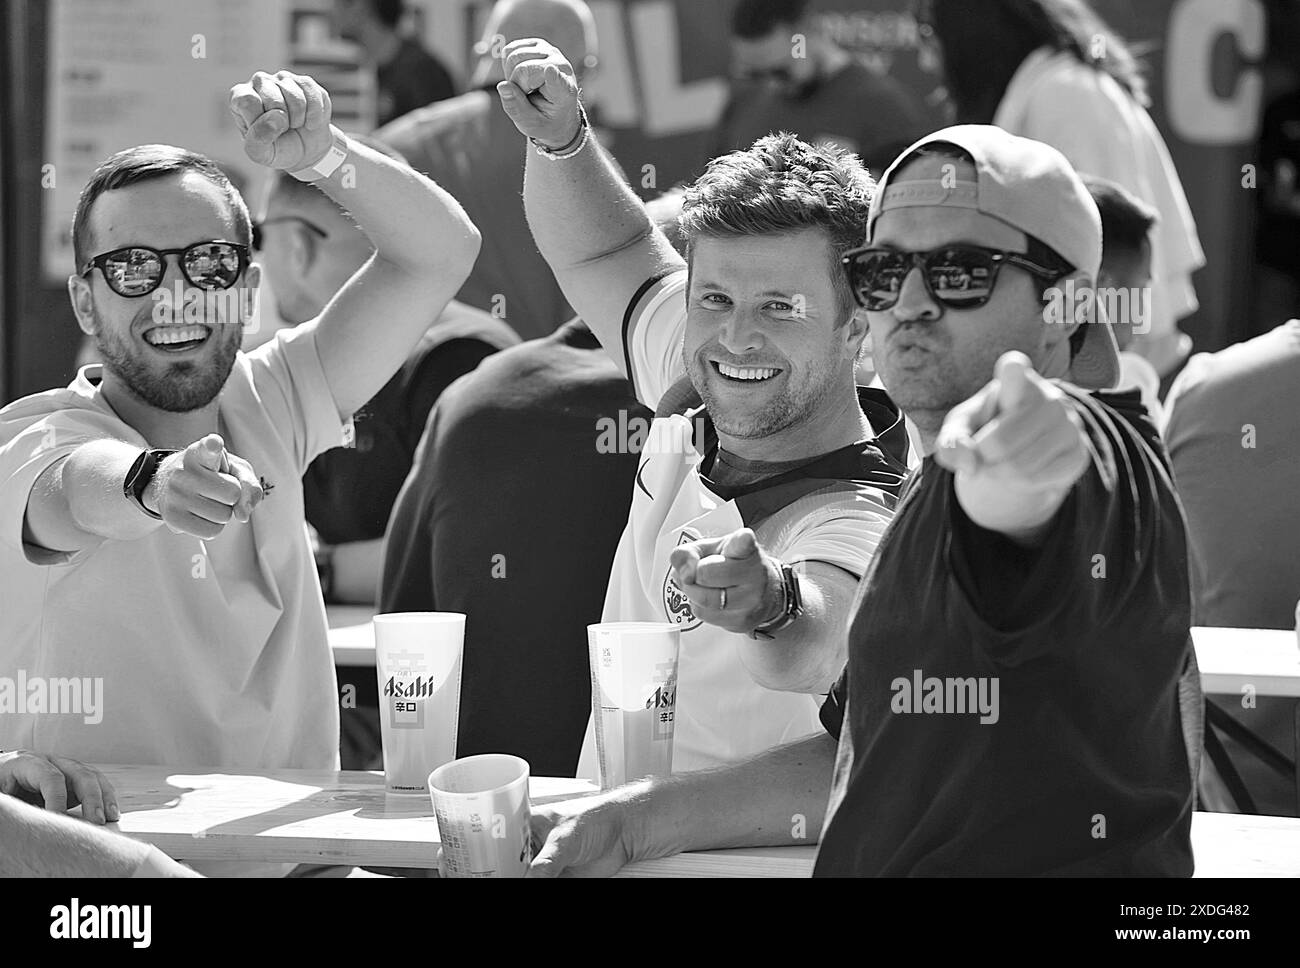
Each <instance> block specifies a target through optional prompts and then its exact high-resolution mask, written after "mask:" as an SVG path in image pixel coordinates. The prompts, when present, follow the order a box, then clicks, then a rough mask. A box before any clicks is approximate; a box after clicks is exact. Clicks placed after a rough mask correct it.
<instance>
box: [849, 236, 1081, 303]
mask: <svg viewBox="0 0 1300 968" xmlns="http://www.w3.org/2000/svg"><path fill="white" fill-rule="evenodd" d="M840 261H841V262H842V263H843V264H844V268H845V270H846V271H847V272H848V274H849V287H850V289H852V291H853V298H854V300H856V302H857V304H858V305H859V306H861V307H862V308H863V309H866V310H868V311H870V312H881V311H883V310H886V309H891V308H893V306H894V305H895V304H896V303H897V302H898V297H899V295H900V294H901V293H902V291H903V282H904V280H906V279H907V277H908V275H909V274H910V273H911V271H912V270H913V269H914V268H917V269H920V270H921V278H922V279H923V280H924V281H925V288H926V291H928V292H929V293H930V295H931V297H933V298H934V300H935V301H936V302H938V303H939V304H940V305H942V306H944V307H946V308H948V309H976V308H978V307H980V306H983V305H984V304H985V303H986V302H988V301H989V298H990V297H991V296H992V295H993V288H994V286H996V285H997V281H998V270H999V269H1001V268H1002V266H1003V265H1013V266H1017V267H1018V268H1020V269H1023V270H1025V271H1026V272H1028V273H1029V274H1031V275H1033V276H1035V277H1036V278H1038V279H1041V280H1043V281H1044V282H1051V281H1053V280H1055V279H1059V278H1060V277H1061V276H1063V275H1066V274H1067V273H1069V272H1070V271H1071V269H1070V267H1068V266H1065V265H1062V264H1057V265H1047V264H1044V262H1039V261H1036V260H1035V259H1031V258H1030V257H1029V256H1028V255H1026V254H1025V253H1022V252H1006V251H1004V250H1002V249H990V248H986V247H985V246H982V245H945V246H940V247H939V248H937V249H931V250H929V251H928V252H906V251H903V250H901V249H889V248H881V247H873V246H866V247H864V248H861V249H854V250H852V251H851V252H848V253H846V254H845V256H844V258H843V259H841V260H840Z"/></svg>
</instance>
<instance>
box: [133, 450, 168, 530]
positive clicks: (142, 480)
mask: <svg viewBox="0 0 1300 968" xmlns="http://www.w3.org/2000/svg"><path fill="white" fill-rule="evenodd" d="M175 453H177V452H176V451H174V450H143V451H141V452H140V456H139V457H137V458H136V459H135V463H133V464H132V465H131V469H130V470H129V471H127V472H126V480H124V481H123V482H122V496H123V497H125V498H126V499H127V500H128V501H131V502H133V503H134V504H135V506H136V507H138V508H139V509H140V510H141V511H143V512H144V513H145V514H147V515H149V517H151V518H153V519H154V520H155V521H161V520H162V515H161V514H159V513H157V512H156V511H150V510H149V509H148V508H147V507H145V506H144V491H145V488H147V487H148V486H149V482H150V481H152V480H153V476H154V474H156V473H158V465H159V464H161V463H162V462H163V461H164V460H166V459H167V458H168V457H170V456H171V455H172V454H175Z"/></svg>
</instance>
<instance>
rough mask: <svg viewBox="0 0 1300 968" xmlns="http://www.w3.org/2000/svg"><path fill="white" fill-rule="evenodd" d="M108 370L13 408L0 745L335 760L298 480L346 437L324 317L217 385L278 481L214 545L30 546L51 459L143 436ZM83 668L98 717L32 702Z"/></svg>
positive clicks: (101, 755)
mask: <svg viewBox="0 0 1300 968" xmlns="http://www.w3.org/2000/svg"><path fill="white" fill-rule="evenodd" d="M99 375H100V367H99V366H97V365H96V366H88V367H84V368H83V369H82V370H81V372H80V373H79V374H78V375H77V378H76V379H75V380H74V381H73V382H72V384H71V385H70V386H68V387H67V388H66V389H60V390H50V391H48V392H45V393H38V394H35V395H33V396H29V397H25V398H23V399H21V400H17V401H15V402H14V403H12V404H10V405H9V406H7V407H5V408H4V409H3V410H0V574H2V575H3V582H0V597H2V598H3V607H0V677H7V678H9V679H11V680H14V681H15V684H16V680H17V679H18V678H19V677H20V676H21V678H22V679H23V680H24V681H25V683H26V684H27V689H26V693H27V695H26V697H25V698H24V697H15V696H14V694H13V692H12V691H11V692H10V695H9V698H10V700H11V701H10V703H8V704H7V703H6V702H5V693H4V686H3V684H2V683H0V749H14V748H18V747H24V748H29V749H33V750H37V751H40V752H53V753H58V754H60V755H65V756H71V757H74V758H76V759H80V760H85V761H88V762H91V763H135V764H166V765H169V766H176V767H183V768H187V769H188V768H213V769H257V768H303V769H337V768H338V755H339V742H338V741H339V717H338V693H337V687H336V685H335V677H334V664H333V661H332V658H331V654H330V649H329V644H328V641H327V639H326V624H325V608H324V603H323V600H322V598H321V592H320V585H319V582H318V581H317V577H316V569H315V566H314V564H313V559H312V554H311V549H310V547H309V545H308V541H307V535H306V531H305V526H304V519H303V501H302V485H301V479H302V474H303V471H304V469H305V468H306V467H307V465H308V464H309V463H310V462H311V460H312V459H313V458H314V457H315V456H316V455H317V454H319V453H320V452H321V451H323V450H326V449H328V448H329V447H333V446H338V445H339V444H340V443H341V442H342V423H341V421H340V419H339V416H338V412H337V410H336V408H335V404H334V399H333V396H332V395H331V393H330V390H329V387H328V385H327V384H326V382H325V376H324V373H323V372H322V370H321V364H320V358H319V357H318V355H317V352H316V341H315V332H314V330H313V329H304V328H302V327H299V328H296V329H292V330H285V331H283V332H281V333H279V334H277V336H276V337H275V338H274V339H273V340H271V341H270V342H268V343H266V344H264V345H262V346H260V347H258V348H257V349H256V350H254V351H253V352H251V353H248V354H244V353H240V354H238V355H237V357H236V359H235V364H234V368H233V369H232V370H231V373H230V376H229V378H228V379H227V381H226V384H225V387H224V388H223V389H222V391H221V397H220V404H219V410H218V426H217V430H218V432H219V433H220V434H221V435H222V436H223V437H224V438H225V441H226V446H227V448H228V449H229V450H230V452H231V453H234V454H237V455H239V456H240V457H243V458H244V459H246V460H247V461H249V463H251V464H252V466H253V469H254V471H255V472H256V473H258V474H259V475H261V476H262V477H263V478H264V480H265V481H267V482H269V483H270V484H272V485H273V488H272V489H271V490H270V491H269V493H268V494H267V496H266V499H265V500H264V501H263V502H262V504H261V505H260V506H259V507H258V508H257V509H256V510H255V511H254V512H253V516H252V519H251V520H250V521H249V522H248V523H246V524H238V523H232V524H230V525H229V526H227V527H226V528H225V530H224V531H223V532H222V533H221V534H220V535H219V536H218V537H216V538H214V539H212V540H210V541H206V542H201V541H200V540H199V539H198V538H195V537H192V536H190V535H184V534H173V533H172V532H171V531H169V530H168V529H167V528H165V527H159V528H156V529H154V530H153V531H151V532H150V533H149V534H148V535H146V536H145V537H142V538H139V539H137V540H134V541H115V540H109V541H104V542H102V543H101V544H99V545H98V546H96V547H93V548H89V549H85V550H82V551H80V552H78V553H76V554H72V555H69V554H58V553H53V552H50V551H48V550H44V549H40V548H36V547H33V546H30V545H24V543H23V518H24V515H25V513H26V507H27V500H28V495H29V493H30V491H31V488H32V484H33V482H34V481H35V480H36V479H37V477H39V476H40V474H41V472H42V471H44V470H45V469H46V468H47V467H48V466H49V465H50V464H52V463H53V462H55V461H57V460H59V459H61V458H63V457H66V456H67V455H68V454H70V453H72V451H74V450H75V449H76V448H77V447H79V446H80V445H82V444H84V443H86V442H88V441H92V440H97V439H103V438H116V439H119V440H124V441H126V442H128V443H131V444H135V445H138V446H140V447H145V446H147V442H146V441H145V440H144V439H143V438H142V437H141V436H140V435H139V434H138V433H137V432H136V431H135V430H134V429H132V428H131V427H130V426H128V425H127V424H125V423H123V422H122V421H121V420H120V419H119V418H118V416H117V415H116V413H114V411H113V410H112V408H111V407H110V406H109V405H108V404H107V403H106V402H105V400H104V398H103V396H102V395H101V393H100V391H99V387H98V380H99ZM125 500H126V498H123V501H125ZM70 677H76V678H77V679H80V680H83V682H84V681H89V682H90V683H91V685H92V687H93V684H94V682H95V681H96V680H97V681H98V682H99V683H100V685H101V689H102V693H101V700H102V701H101V702H100V703H99V705H100V706H101V708H99V709H97V710H96V712H95V713H94V714H93V715H88V714H86V712H85V711H84V710H83V711H82V712H81V713H77V712H75V711H74V712H70V711H67V710H65V709H58V710H55V709H53V708H52V702H51V700H52V699H53V692H50V693H48V694H47V699H46V700H45V704H44V706H43V707H42V706H40V705H38V704H37V703H35V702H34V701H33V700H34V698H35V693H33V692H32V690H33V688H35V689H37V690H38V691H39V690H40V686H39V685H38V686H36V687H33V686H32V685H31V683H33V682H37V683H41V682H43V683H45V684H47V687H48V685H49V684H50V681H51V680H54V679H59V678H70ZM66 696H68V697H70V696H71V692H68V693H66ZM82 698H83V703H84V702H85V701H86V700H89V701H91V702H94V701H95V700H94V693H93V691H88V692H85V693H83V694H82ZM15 699H16V700H17V701H16V702H15V701H14V700H15ZM61 705H63V706H67V705H69V703H68V702H67V701H63V702H62V703H61Z"/></svg>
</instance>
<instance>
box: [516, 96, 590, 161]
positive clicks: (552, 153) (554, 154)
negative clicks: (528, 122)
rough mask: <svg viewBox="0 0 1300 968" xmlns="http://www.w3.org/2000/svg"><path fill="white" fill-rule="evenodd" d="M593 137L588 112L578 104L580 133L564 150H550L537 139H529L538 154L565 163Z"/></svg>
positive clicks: (580, 103) (549, 159)
mask: <svg viewBox="0 0 1300 968" xmlns="http://www.w3.org/2000/svg"><path fill="white" fill-rule="evenodd" d="M590 137H591V125H590V124H589V123H588V121H587V110H586V109H585V108H584V107H583V106H582V102H581V101H579V102H578V133H577V134H575V135H574V136H573V137H572V138H571V139H570V140H569V143H568V144H567V145H565V146H564V147H563V148H554V149H552V148H548V147H546V145H544V144H542V143H541V142H540V141H538V140H537V139H536V138H529V139H528V140H529V141H531V142H532V143H533V147H534V148H536V149H537V153H538V154H539V155H541V156H542V157H543V158H545V159H546V160H547V161H565V160H567V159H569V158H572V157H573V156H574V155H576V154H578V152H580V151H582V149H583V148H585V147H587V141H588V139H589V138H590Z"/></svg>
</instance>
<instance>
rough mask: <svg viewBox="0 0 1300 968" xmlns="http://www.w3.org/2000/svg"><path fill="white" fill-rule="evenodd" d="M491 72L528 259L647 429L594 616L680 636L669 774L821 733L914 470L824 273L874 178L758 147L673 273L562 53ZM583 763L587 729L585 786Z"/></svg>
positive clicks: (517, 45) (517, 50)
mask: <svg viewBox="0 0 1300 968" xmlns="http://www.w3.org/2000/svg"><path fill="white" fill-rule="evenodd" d="M504 57H505V74H506V80H505V81H503V82H502V83H501V84H499V85H498V88H497V90H498V92H499V93H500V95H501V101H502V105H503V107H504V108H505V111H506V113H507V114H508V115H509V116H510V117H511V119H512V120H513V121H514V123H515V125H516V127H518V128H519V130H520V132H521V133H523V134H525V135H526V136H528V137H529V138H530V139H531V140H532V142H533V147H534V148H535V149H536V150H530V151H529V152H528V161H527V172H526V177H525V183H524V184H525V189H524V203H525V208H526V210H527V215H528V220H529V225H530V227H531V229H532V232H533V236H534V239H535V240H536V242H537V246H538V249H539V250H540V251H541V253H542V255H543V256H544V257H545V258H546V260H547V262H548V263H549V264H550V265H551V267H552V269H553V270H554V271H555V274H556V278H557V279H558V280H559V282H560V285H561V287H562V288H563V290H564V293H565V296H566V297H567V298H568V299H569V302H570V303H571V304H572V305H573V307H574V309H575V310H576V311H577V312H578V313H579V314H580V315H581V316H582V318H583V319H584V320H585V321H586V322H587V323H588V325H589V326H590V327H591V329H592V331H593V332H594V333H595V334H596V336H597V337H598V338H599V339H600V341H601V343H602V344H603V345H604V347H605V349H606V351H607V352H608V353H609V354H610V356H611V358H613V359H614V361H615V362H616V363H617V364H618V365H619V367H620V369H621V370H622V371H623V372H624V373H626V374H627V375H628V377H629V378H630V379H631V380H632V383H633V386H634V389H635V390H636V393H637V396H638V398H639V399H640V400H641V401H642V402H643V403H645V404H646V405H647V406H649V407H651V408H653V409H654V410H655V411H656V420H655V421H654V422H653V424H652V426H651V430H650V433H649V434H648V437H647V439H646V442H645V446H644V448H643V449H642V452H641V453H642V457H641V464H640V467H639V469H638V473H637V477H636V483H635V485H634V488H633V497H632V507H631V511H630V513H629V519H628V526H627V529H626V530H625V531H624V534H623V538H622V540H621V542H620V544H619V549H618V552H617V554H616V556H615V560H614V565H613V568H612V572H611V574H610V575H609V576H608V591H607V595H606V600H605V609H604V620H605V621H651V622H665V621H667V622H671V623H673V624H676V625H677V626H678V627H679V628H681V630H682V648H681V658H680V661H679V669H678V681H677V707H676V723H675V730H674V740H673V746H674V750H673V767H674V770H675V771H682V770H693V769H701V768H706V767H710V766H716V765H720V764H723V763H729V762H734V761H736V760H738V759H741V758H743V757H745V756H748V755H751V754H753V753H756V752H759V751H761V750H764V749H767V748H769V747H771V746H774V745H776V744H778V743H782V742H788V741H790V740H793V739H797V738H799V737H801V736H806V735H808V734H810V733H813V732H815V731H816V729H817V727H818V720H817V707H818V699H817V697H818V696H820V695H821V694H824V693H825V692H826V691H827V689H828V688H829V686H830V683H831V681H832V680H833V679H834V678H835V677H836V676H837V675H838V673H839V670H840V669H841V668H842V667H843V664H844V659H845V642H844V631H845V625H844V622H845V618H846V616H847V614H848V609H849V607H850V605H851V603H852V600H853V596H854V593H855V590H856V586H857V582H858V579H859V578H860V577H861V576H862V575H863V574H864V573H865V571H866V569H867V566H868V564H869V562H870V559H871V556H872V554H873V552H874V549H875V547H876V544H877V542H878V541H879V538H880V535H881V534H882V533H883V531H884V528H885V526H886V525H887V524H888V521H889V520H890V518H891V517H892V514H893V508H894V504H895V496H896V492H897V488H898V486H899V484H900V483H901V481H902V478H903V476H904V474H905V472H906V468H905V465H904V464H903V463H902V459H901V458H902V455H903V454H904V453H905V450H906V447H905V443H904V444H901V445H900V444H899V440H900V439H902V438H904V437H905V434H904V432H903V426H902V420H901V417H900V416H899V415H898V412H897V409H896V408H893V406H892V404H889V403H888V402H887V398H884V397H883V395H877V394H875V393H874V392H873V391H870V390H866V389H863V390H862V391H861V392H859V389H858V388H857V387H856V385H855V372H854V370H855V363H856V360H857V357H858V354H859V351H860V348H861V344H862V338H863V336H864V335H865V333H866V326H865V320H864V319H863V317H862V315H861V314H860V313H858V312H857V311H856V306H855V304H854V302H853V295H852V293H851V292H850V291H849V288H848V280H847V274H846V273H845V272H844V270H843V268H842V266H841V265H840V259H841V257H842V256H843V255H844V253H845V252H846V251H847V250H848V249H850V248H852V247H853V246H854V245H856V244H857V243H858V242H859V241H860V239H861V235H862V226H863V225H864V224H865V219H866V215H867V211H868V207H869V204H870V200H871V192H872V186H873V183H872V181H871V178H870V175H868V173H867V172H866V170H865V169H863V168H862V167H861V165H860V163H859V162H858V160H857V159H856V158H855V157H853V156H852V155H849V154H847V153H844V152H842V151H840V150H839V149H834V148H816V147H813V146H811V145H807V144H805V143H803V142H801V141H799V140H797V139H796V138H795V137H794V136H793V135H788V134H784V135H777V136H771V137H768V138H764V139H760V141H758V142H757V143H756V144H755V145H754V147H753V148H751V149H749V150H747V151H740V152H734V153H732V154H730V155H726V156H723V157H722V158H719V159H716V160H715V161H714V162H713V163H712V164H711V165H710V167H709V169H708V170H707V171H706V172H705V174H704V175H702V176H701V177H700V178H699V179H698V180H697V181H696V182H695V184H694V185H692V186H691V187H690V188H689V189H688V190H687V193H686V198H685V202H684V205H683V210H682V216H681V219H680V227H681V229H682V232H683V235H684V236H685V239H686V242H687V257H686V259H685V260H683V258H682V257H681V256H680V255H678V254H677V252H676V251H675V250H674V249H673V248H672V246H671V245H670V244H669V242H668V240H667V239H666V238H665V237H664V235H663V233H662V232H660V231H659V230H658V229H657V228H655V226H654V225H653V224H652V222H651V220H650V218H649V217H648V216H647V214H646V211H645V208H644V206H643V205H642V204H641V202H640V201H639V200H638V199H637V197H636V196H635V194H633V192H632V191H631V189H630V188H629V187H628V186H627V184H626V182H625V181H624V180H623V178H622V176H621V175H620V174H619V171H618V169H617V167H616V166H615V165H614V164H613V163H612V162H611V160H610V158H609V156H608V155H607V154H606V153H605V151H604V150H603V149H602V148H601V147H600V145H599V144H598V143H597V142H596V140H595V139H594V138H593V137H591V133H590V129H589V128H588V126H587V123H586V117H585V114H584V113H583V111H582V107H581V104H580V102H579V96H578V94H579V92H578V87H577V82H576V79H575V76H574V71H573V67H572V65H570V64H569V63H568V61H567V60H565V58H564V56H563V54H562V53H561V52H560V51H559V50H558V49H557V48H555V47H554V46H553V45H551V44H549V43H547V42H546V41H544V40H538V39H531V40H519V41H515V42H513V43H511V44H508V45H507V46H506V47H505V49H504ZM882 437H884V438H888V439H889V441H890V443H889V445H888V446H894V447H897V450H896V452H895V453H894V454H892V455H891V454H890V453H887V452H886V450H885V449H882V445H881V438H882ZM605 578H606V576H604V575H595V574H593V575H592V576H591V579H592V580H593V581H604V580H605ZM594 745H595V744H594V742H593V734H592V730H591V728H589V729H588V736H587V742H586V744H585V747H584V750H583V754H582V757H581V759H580V763H579V767H578V773H579V775H582V776H591V775H593V773H594V768H595V763H594V759H595V757H594Z"/></svg>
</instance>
